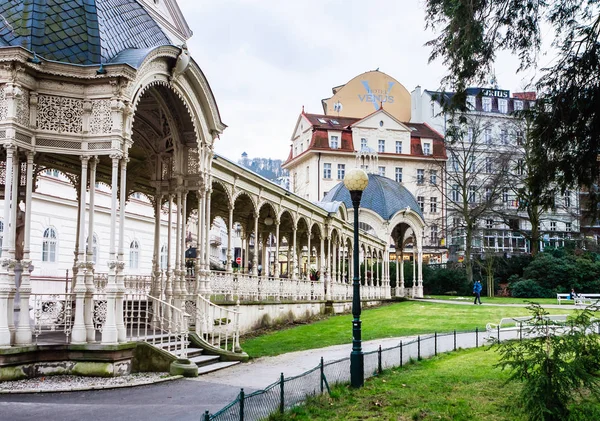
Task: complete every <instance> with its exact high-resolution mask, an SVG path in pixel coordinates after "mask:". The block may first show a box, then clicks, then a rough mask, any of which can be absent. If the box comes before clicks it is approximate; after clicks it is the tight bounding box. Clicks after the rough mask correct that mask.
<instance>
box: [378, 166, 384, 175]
mask: <svg viewBox="0 0 600 421" xmlns="http://www.w3.org/2000/svg"><path fill="white" fill-rule="evenodd" d="M379 175H380V176H382V177H385V167H381V166H380V167H379Z"/></svg>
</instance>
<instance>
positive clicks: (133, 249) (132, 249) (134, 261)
mask: <svg viewBox="0 0 600 421" xmlns="http://www.w3.org/2000/svg"><path fill="white" fill-rule="evenodd" d="M139 259H140V245H139V244H138V242H137V241H136V240H133V241H132V242H131V244H130V245H129V268H130V269H137V268H138V266H139Z"/></svg>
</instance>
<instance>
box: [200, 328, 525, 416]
mask: <svg viewBox="0 0 600 421" xmlns="http://www.w3.org/2000/svg"><path fill="white" fill-rule="evenodd" d="M494 333H495V334H494V335H493V337H494V338H493V339H494V340H496V337H498V340H499V341H502V340H509V339H519V337H520V332H519V330H511V331H500V330H498V331H497V332H494ZM500 334H501V336H500ZM490 336H491V335H490V333H488V332H486V331H481V332H480V331H479V330H478V329H475V331H468V332H457V331H454V332H450V333H443V334H438V333H435V334H433V335H423V336H417V337H416V338H414V339H410V340H405V341H400V342H399V343H398V345H396V346H393V347H389V348H382V347H381V346H379V349H377V350H375V351H371V352H365V353H364V367H365V369H364V375H365V379H367V378H369V377H372V376H375V375H377V374H379V373H381V372H382V371H383V370H386V369H388V368H392V367H402V366H403V365H405V364H407V363H409V362H411V361H414V360H421V359H423V358H427V357H431V356H434V355H437V354H438V353H444V352H450V351H456V350H457V349H459V348H475V347H479V346H483V345H484V344H485V343H486V342H487V341H489V340H490ZM349 382H350V357H348V358H343V359H341V360H336V361H329V362H324V361H323V358H321V363H320V364H319V365H318V366H316V367H315V368H313V369H311V370H309V371H306V372H304V373H302V374H299V375H297V376H293V377H284V375H283V373H281V377H280V378H279V380H277V381H276V382H275V383H273V384H271V385H269V386H267V387H266V388H265V389H262V390H257V391H254V392H252V393H248V394H246V393H245V392H244V389H241V391H240V394H239V395H238V397H237V398H236V399H235V400H234V401H233V402H231V403H230V404H229V405H227V406H226V407H224V408H223V409H221V410H220V411H218V412H216V413H214V414H210V413H209V411H206V412H205V413H204V414H203V415H202V421H238V420H239V421H255V420H262V419H266V418H268V417H269V415H270V414H272V413H274V412H277V411H279V412H281V413H283V412H284V411H285V410H286V409H289V408H291V407H293V406H295V405H297V404H299V403H300V402H302V401H304V400H305V399H306V397H308V396H315V395H319V394H322V393H324V392H325V391H329V388H330V387H331V386H333V385H336V384H340V383H349Z"/></svg>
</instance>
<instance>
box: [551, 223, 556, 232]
mask: <svg viewBox="0 0 600 421" xmlns="http://www.w3.org/2000/svg"><path fill="white" fill-rule="evenodd" d="M550 231H556V221H550Z"/></svg>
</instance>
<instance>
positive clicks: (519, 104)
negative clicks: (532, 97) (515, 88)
mask: <svg viewBox="0 0 600 421" xmlns="http://www.w3.org/2000/svg"><path fill="white" fill-rule="evenodd" d="M514 106H515V111H522V110H523V101H516V100H515V103H514Z"/></svg>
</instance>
